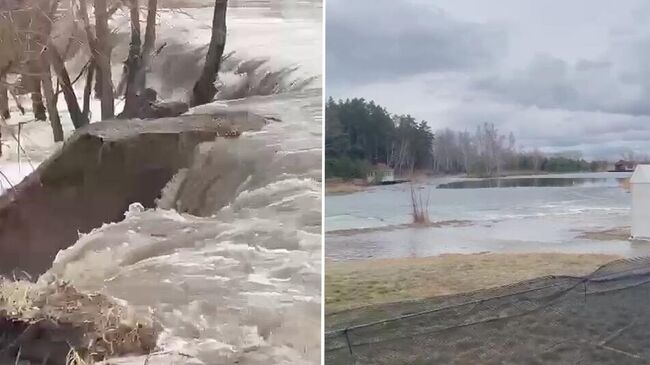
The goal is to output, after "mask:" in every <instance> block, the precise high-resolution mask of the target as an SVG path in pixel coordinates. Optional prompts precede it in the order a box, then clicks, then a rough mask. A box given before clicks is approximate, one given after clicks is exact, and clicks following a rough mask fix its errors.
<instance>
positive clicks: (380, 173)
mask: <svg viewBox="0 0 650 365" xmlns="http://www.w3.org/2000/svg"><path fill="white" fill-rule="evenodd" d="M367 180H368V183H387V182H393V181H395V170H393V169H392V168H390V167H388V166H386V165H384V164H381V165H377V166H375V168H374V169H373V170H372V171H371V172H370V173H369V174H368V177H367Z"/></svg>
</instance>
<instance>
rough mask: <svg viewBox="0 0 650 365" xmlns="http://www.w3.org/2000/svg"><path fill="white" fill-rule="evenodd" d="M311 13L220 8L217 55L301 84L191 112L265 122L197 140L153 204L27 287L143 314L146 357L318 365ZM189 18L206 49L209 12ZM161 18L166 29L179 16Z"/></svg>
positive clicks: (317, 46) (316, 56)
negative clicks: (60, 290) (60, 285)
mask: <svg viewBox="0 0 650 365" xmlns="http://www.w3.org/2000/svg"><path fill="white" fill-rule="evenodd" d="M276 3H282V4H284V5H283V6H289V7H291V6H292V5H291V4H294V2H292V1H279V2H276ZM287 4H289V5H287ZM296 4H297V3H296ZM296 6H297V5H296ZM299 7H300V8H301V9H302V7H305V4H303V3H300V6H299ZM321 7H322V5H321V4H320V3H319V2H314V3H312V4H311V5H309V6H307V15H305V17H304V18H301V12H300V11H297V12H292V13H291V18H290V19H284V18H282V17H277V16H271V17H268V16H266V17H265V16H262V15H260V14H263V13H261V12H259V9H258V10H255V9H248V10H247V9H237V10H233V11H232V12H230V9H229V12H230V13H229V14H231V15H229V16H230V18H229V19H230V21H229V32H232V33H229V35H231V37H230V38H229V39H228V47H229V49H232V50H236V51H237V52H238V56H239V57H241V58H240V59H245V58H247V57H251V58H254V57H258V56H259V57H262V58H264V59H266V60H267V62H265V63H264V67H266V68H267V69H268V70H281V69H283V68H295V67H298V68H297V69H296V70H297V71H295V72H292V73H284V74H283V73H278V75H279V76H278V80H281V83H282V84H283V85H294V84H295V82H297V81H300V80H303V81H304V80H307V81H309V82H305V83H303V84H301V87H299V88H294V87H289V88H284V89H283V88H275V89H273V90H272V92H270V93H268V94H270V95H260V96H247V97H245V98H240V99H237V100H234V101H230V102H223V101H221V102H215V103H213V104H210V105H205V106H202V107H199V108H196V109H194V110H191V111H190V114H191V113H211V112H215V111H219V110H223V109H224V108H226V109H228V110H246V111H251V112H254V113H256V114H259V115H262V116H265V117H268V118H269V120H272V122H271V123H269V124H268V125H266V126H265V127H264V128H263V129H262V130H261V131H258V132H247V133H244V134H242V136H240V137H239V138H236V139H218V140H216V141H214V142H206V143H204V144H202V145H201V146H200V148H197V151H196V155H195V156H194V162H193V163H192V165H191V166H189V167H188V168H187V169H183V170H182V171H180V172H179V173H178V174H177V175H176V176H175V177H174V178H173V179H172V180H171V181H170V182H169V183H168V185H167V186H166V188H165V189H163V191H162V192H161V197H160V199H159V200H158V208H156V209H144V208H143V207H142V206H141V205H140V204H139V203H137V202H134V204H132V205H131V207H130V208H129V209H128V211H126V212H125V217H124V219H123V220H122V221H120V222H116V223H110V224H104V225H103V226H102V227H99V228H97V229H95V230H93V231H92V232H90V233H87V234H84V235H81V236H80V238H79V240H78V241H77V242H76V243H75V244H73V245H72V246H70V247H69V248H67V249H65V250H62V251H61V252H59V254H58V255H57V256H56V258H55V260H54V262H53V264H52V268H51V269H50V270H49V271H48V272H47V273H45V274H43V275H42V276H41V277H40V278H39V284H40V285H48V284H49V283H51V282H52V281H53V280H54V279H55V278H56V279H61V280H66V281H69V282H71V283H72V284H73V285H74V286H75V287H76V288H77V289H79V290H82V291H88V292H95V291H99V292H102V293H104V294H106V295H108V296H111V297H114V298H118V299H119V300H122V301H124V302H125V303H128V305H129V306H130V307H131V308H133V309H134V310H135V311H137V312H139V313H146V314H150V315H152V316H153V318H154V319H155V320H156V321H158V322H159V323H160V324H161V325H162V328H164V331H163V333H162V334H161V335H160V337H159V342H158V345H159V349H160V352H158V353H156V354H153V355H152V357H151V360H150V362H151V361H154V360H155V363H174V364H183V363H186V364H195V363H196V364H201V363H203V364H235V363H237V364H317V363H319V362H320V328H321V325H320V311H321V309H320V308H321V301H322V297H321V290H320V289H321V284H320V282H321V265H322V262H321V250H322V247H321V236H320V233H321V191H322V181H321V159H322V157H321V152H322V151H321V141H322V89H321V86H320V78H321V44H322V40H321V36H322V34H321V33H322V30H321V28H322V27H321V17H320V16H315V15H314V14H316V13H318V12H320V11H322V8H321ZM190 13H191V14H190V15H191V16H192V18H191V19H193V20H194V21H195V23H194V25H192V23H191V22H189V21H188V20H187V19H185V20H182V21H180V23H182V24H180V25H179V22H177V23H176V25H178V26H179V27H189V26H194V27H195V28H197V30H196V32H195V33H193V34H194V36H193V37H191V38H190V37H186V39H187V40H188V43H192V42H194V43H200V42H203V43H206V42H207V40H206V39H203V38H205V37H204V36H205V34H203V33H206V31H205V29H202V28H204V27H205V25H206V24H204V23H207V24H209V23H210V21H211V11H209V12H208V11H207V10H206V9H199V10H196V9H194V10H192V11H190ZM207 13H210V14H209V16H208V15H206V14H207ZM177 15H178V14H177ZM162 19H163V20H164V22H162V26H163V27H171V28H173V27H172V25H174V24H171V23H173V22H174V19H178V18H174V17H166V15H163V17H162ZM183 19H184V18H183ZM170 24H171V25H170ZM199 28H201V29H202V30H201V32H203V33H201V32H199V31H198V29H199ZM179 34H182V33H179ZM201 34H203V35H201ZM207 34H209V29H208V31H207ZM177 35H178V34H177ZM165 36H166V35H164V34H163V35H162V36H161V37H165ZM172 36H173V35H169V37H172ZM190 40H191V42H190ZM242 62H243V61H242ZM264 72H266V71H264ZM271 72H272V71H271ZM255 75H257V74H255ZM255 75H254V77H257V76H255ZM152 79H155V78H152ZM287 80H288V81H287ZM225 82H226V83H227V82H228V80H225ZM258 89H259V88H258ZM267 90H269V89H267ZM255 94H256V92H252V93H251V95H255ZM257 94H260V93H257ZM261 94H267V93H261ZM4 166H6V165H3V171H4V170H5V168H4ZM20 177H21V178H22V176H20ZM143 360H144V358H143V357H125V358H121V359H115V360H111V363H119V364H142V363H143Z"/></svg>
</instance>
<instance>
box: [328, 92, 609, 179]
mask: <svg viewBox="0 0 650 365" xmlns="http://www.w3.org/2000/svg"><path fill="white" fill-rule="evenodd" d="M325 117H326V130H325V154H326V166H325V168H326V176H327V177H343V178H363V177H365V176H366V174H367V172H368V171H369V169H370V168H371V166H372V165H375V164H378V163H383V164H386V165H389V166H391V167H393V168H395V170H396V173H398V174H400V173H401V174H405V173H409V172H411V171H413V170H414V169H417V170H423V171H428V172H431V173H436V174H461V173H466V174H469V175H472V176H499V175H501V174H504V173H507V172H517V171H519V172H522V171H526V172H577V171H600V170H604V169H605V168H606V162H599V161H594V162H587V161H585V160H584V159H582V158H576V157H566V156H547V155H545V154H543V153H542V152H540V151H537V150H535V151H526V150H520V149H518V148H517V145H516V139H515V136H514V135H513V134H512V133H507V134H504V133H501V132H500V131H499V130H498V129H497V128H496V127H495V126H494V124H491V123H484V124H482V125H479V126H478V127H477V128H476V130H475V131H474V132H469V131H462V132H459V131H453V130H451V129H443V130H439V131H437V132H436V133H435V135H434V133H433V132H432V131H431V128H430V127H429V126H428V124H427V122H426V121H420V122H416V120H415V119H414V118H413V117H411V116H410V115H391V114H390V113H388V112H387V111H386V109H385V108H383V107H381V106H379V105H377V104H375V103H374V102H372V101H370V102H367V101H366V100H364V99H357V98H355V99H349V100H344V101H343V100H339V101H334V100H333V99H332V98H330V99H329V100H328V102H327V105H326V116H325Z"/></svg>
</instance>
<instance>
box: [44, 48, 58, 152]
mask: <svg viewBox="0 0 650 365" xmlns="http://www.w3.org/2000/svg"><path fill="white" fill-rule="evenodd" d="M40 68H41V75H42V77H41V82H42V83H43V93H44V94H45V102H46V103H47V111H48V114H49V117H50V124H51V125H52V132H53V134H54V141H55V142H61V141H63V128H62V127H61V119H60V118H59V109H58V108H57V106H56V98H55V96H54V88H53V87H52V74H51V73H50V65H49V63H48V62H47V59H45V58H41V59H40Z"/></svg>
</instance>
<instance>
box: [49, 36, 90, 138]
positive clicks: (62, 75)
mask: <svg viewBox="0 0 650 365" xmlns="http://www.w3.org/2000/svg"><path fill="white" fill-rule="evenodd" d="M45 48H46V53H47V56H48V59H49V61H50V62H51V63H52V67H53V68H54V72H55V73H56V75H57V77H58V79H59V81H60V83H61V87H62V91H63V97H64V98H65V102H66V104H67V106H68V112H69V113H70V119H72V124H73V125H74V127H75V129H78V128H81V127H83V126H84V125H86V124H88V117H87V116H86V115H84V114H83V113H82V112H81V109H80V108H79V102H78V101H77V95H76V94H75V92H74V89H73V88H72V83H71V82H70V75H69V74H68V71H67V69H66V68H65V64H64V62H63V59H62V58H61V55H60V54H59V52H58V51H57V50H56V47H55V46H54V44H52V42H51V41H49V42H48V44H47V46H46V47H45Z"/></svg>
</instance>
